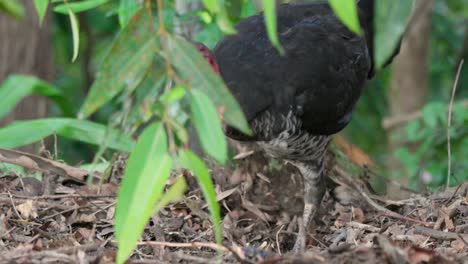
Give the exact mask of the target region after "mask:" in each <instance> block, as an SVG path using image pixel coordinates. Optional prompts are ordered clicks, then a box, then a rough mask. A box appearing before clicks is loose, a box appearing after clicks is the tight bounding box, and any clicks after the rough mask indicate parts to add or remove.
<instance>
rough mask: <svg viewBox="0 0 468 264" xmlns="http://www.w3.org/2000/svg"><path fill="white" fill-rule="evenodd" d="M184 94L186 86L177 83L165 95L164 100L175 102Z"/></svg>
mask: <svg viewBox="0 0 468 264" xmlns="http://www.w3.org/2000/svg"><path fill="white" fill-rule="evenodd" d="M184 95H185V88H184V87H182V86H179V85H177V86H175V87H174V88H172V89H171V90H169V92H168V93H167V94H165V95H164V96H163V98H162V100H163V101H164V102H166V103H173V102H177V101H179V100H180V99H182V98H183V97H184Z"/></svg>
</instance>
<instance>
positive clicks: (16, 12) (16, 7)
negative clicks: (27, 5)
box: [0, 0, 26, 19]
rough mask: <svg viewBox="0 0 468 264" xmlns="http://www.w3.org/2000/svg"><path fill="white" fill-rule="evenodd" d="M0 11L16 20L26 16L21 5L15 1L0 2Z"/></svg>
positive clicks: (2, 0) (1, 0)
mask: <svg viewBox="0 0 468 264" xmlns="http://www.w3.org/2000/svg"><path fill="white" fill-rule="evenodd" d="M0 11H2V12H5V13H7V14H8V15H10V16H13V17H15V18H17V19H23V18H24V16H25V14H26V12H25V11H24V7H23V5H22V4H21V3H20V2H19V1H16V0H0Z"/></svg>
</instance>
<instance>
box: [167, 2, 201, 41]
mask: <svg viewBox="0 0 468 264" xmlns="http://www.w3.org/2000/svg"><path fill="white" fill-rule="evenodd" d="M175 9H176V12H177V14H178V15H185V14H187V13H189V12H193V11H195V10H201V9H202V4H201V2H200V1H187V0H175ZM175 22H176V23H178V24H176V27H175V30H174V31H175V33H177V34H179V35H182V36H184V37H186V38H187V39H193V37H195V34H197V33H198V32H199V31H200V30H201V24H200V23H199V22H198V19H197V18H196V17H195V16H192V17H191V18H190V20H188V21H184V22H181V20H180V19H177V20H176V21H175Z"/></svg>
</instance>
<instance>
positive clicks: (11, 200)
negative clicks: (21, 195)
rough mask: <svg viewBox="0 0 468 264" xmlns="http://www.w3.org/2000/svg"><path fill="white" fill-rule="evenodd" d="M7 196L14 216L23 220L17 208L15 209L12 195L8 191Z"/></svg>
mask: <svg viewBox="0 0 468 264" xmlns="http://www.w3.org/2000/svg"><path fill="white" fill-rule="evenodd" d="M8 197H9V198H10V202H11V206H12V207H13V211H15V214H16V216H18V218H19V219H20V220H23V221H24V219H23V217H21V215H20V214H19V212H18V210H16V205H15V202H14V201H13V196H12V195H11V193H10V192H9V191H8Z"/></svg>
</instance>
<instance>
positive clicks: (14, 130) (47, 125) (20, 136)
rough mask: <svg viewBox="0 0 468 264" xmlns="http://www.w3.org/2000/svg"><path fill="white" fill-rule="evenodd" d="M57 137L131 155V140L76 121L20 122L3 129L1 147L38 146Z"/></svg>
mask: <svg viewBox="0 0 468 264" xmlns="http://www.w3.org/2000/svg"><path fill="white" fill-rule="evenodd" d="M53 134H57V135H59V136H63V137H66V138H70V139H74V140H78V141H82V142H85V143H89V144H94V145H101V144H104V143H105V144H106V146H108V147H109V148H112V149H116V150H121V151H126V152H128V151H130V150H131V149H132V147H133V141H132V139H131V138H129V137H127V136H126V135H124V134H122V133H120V132H119V131H117V130H115V129H111V128H108V127H106V126H104V125H101V124H98V123H94V122H90V121H85V120H77V119H72V118H45V119H36V120H27V121H16V122H14V123H12V124H10V125H8V126H6V127H3V128H0V147H1V148H15V147H20V146H24V145H28V144H31V143H34V142H37V141H39V140H41V139H43V138H45V137H48V136H51V135H53Z"/></svg>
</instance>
